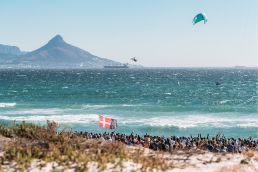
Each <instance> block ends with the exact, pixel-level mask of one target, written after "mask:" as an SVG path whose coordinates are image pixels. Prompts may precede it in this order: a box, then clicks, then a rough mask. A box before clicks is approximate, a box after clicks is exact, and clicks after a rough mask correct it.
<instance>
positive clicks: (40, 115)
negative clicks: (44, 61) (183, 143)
mask: <svg viewBox="0 0 258 172" xmlns="http://www.w3.org/2000/svg"><path fill="white" fill-rule="evenodd" d="M257 86H258V70H257V69H237V68H227V69H224V68H217V69H215V68H192V69H191V68H177V69H176V68H170V69H169V68H168V69H98V70H93V69H92V70H4V69H2V70H0V123H2V124H8V125H11V124H12V123H14V122H21V121H26V122H33V123H35V124H40V125H44V124H46V120H53V121H56V122H58V123H59V125H60V129H72V130H77V131H88V132H105V131H108V132H111V131H116V132H122V133H127V134H129V133H131V132H134V133H138V134H145V133H148V134H152V135H161V136H170V135H176V136H182V135H184V136H190V135H197V134H198V133H201V134H202V135H203V136H205V135H206V134H210V135H215V134H218V133H222V134H224V135H225V136H228V137H231V136H232V137H249V136H252V137H255V138H258V109H257V106H258V94H257ZM99 114H103V115H106V116H110V117H112V118H115V119H117V120H118V128H117V129H116V130H108V129H102V128H99V127H98V115H99Z"/></svg>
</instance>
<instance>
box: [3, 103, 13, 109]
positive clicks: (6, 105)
mask: <svg viewBox="0 0 258 172" xmlns="http://www.w3.org/2000/svg"><path fill="white" fill-rule="evenodd" d="M14 106H16V103H0V108H5V107H14Z"/></svg>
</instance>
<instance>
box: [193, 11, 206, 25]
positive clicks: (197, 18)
mask: <svg viewBox="0 0 258 172" xmlns="http://www.w3.org/2000/svg"><path fill="white" fill-rule="evenodd" d="M201 21H203V22H204V24H205V23H207V21H208V18H207V17H206V15H205V14H204V13H199V14H197V15H196V16H195V17H194V19H193V24H194V25H195V24H196V23H199V22H201Z"/></svg>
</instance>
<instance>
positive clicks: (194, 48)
mask: <svg viewBox="0 0 258 172" xmlns="http://www.w3.org/2000/svg"><path fill="white" fill-rule="evenodd" d="M199 12H204V13H206V15H207V16H208V18H209V21H208V23H207V24H206V25H204V24H198V25H195V26H193V25H192V19H193V17H194V15H195V14H197V13H199ZM0 22H1V28H0V43H1V44H8V45H16V46H19V47H20V48H21V49H22V50H25V51H31V50H34V49H36V48H39V47H40V46H42V45H43V44H45V43H46V42H47V41H48V40H49V39H51V38H52V37H53V36H54V35H56V34H60V35H62V36H63V38H64V40H65V41H67V42H69V43H71V44H73V45H75V46H78V47H80V48H82V49H85V50H87V51H89V52H91V53H93V54H95V55H98V56H100V57H106V58H110V59H113V60H117V61H120V62H125V63H126V62H130V60H129V58H130V57H133V56H136V57H138V59H139V64H142V65H144V66H150V67H151V66H160V67H186V66H195V67H198V66H219V67H223V66H235V65H245V66H258V59H257V58H258V31H257V30H258V1H257V0H162V1H158V0H140V1H139V0H108V1H103V0H91V1H90V0H76V1H71V0H44V1H36V0H22V1H21V0H1V1H0Z"/></svg>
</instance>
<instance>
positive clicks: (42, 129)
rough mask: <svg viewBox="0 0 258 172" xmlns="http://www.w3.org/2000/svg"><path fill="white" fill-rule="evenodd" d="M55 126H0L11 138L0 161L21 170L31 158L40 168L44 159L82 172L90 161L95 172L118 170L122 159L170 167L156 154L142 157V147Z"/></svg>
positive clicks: (145, 166)
mask: <svg viewBox="0 0 258 172" xmlns="http://www.w3.org/2000/svg"><path fill="white" fill-rule="evenodd" d="M57 128H58V125H57V124H56V123H55V122H49V121H48V123H47V125H46V126H37V125H34V124H31V123H25V122H23V123H19V124H14V125H13V126H8V127H6V126H3V125H1V126H0V134H1V135H3V136H5V137H8V138H11V139H12V140H13V141H12V142H10V143H9V144H7V145H6V146H5V148H4V154H3V156H1V157H0V163H1V164H2V165H7V164H9V165H10V164H13V165H12V166H13V168H15V169H16V170H21V171H23V170H25V169H28V168H29V167H30V166H31V163H32V161H35V160H36V161H38V160H40V164H39V166H42V167H44V166H45V165H46V164H47V163H48V162H56V163H57V164H58V166H59V167H60V166H61V167H62V168H63V169H66V168H67V169H69V168H73V169H75V170H76V171H86V170H87V168H88V167H89V166H88V164H89V163H92V162H96V163H97V165H98V170H99V171H104V170H105V169H107V164H112V165H113V168H118V169H122V168H123V164H124V162H125V161H132V162H134V163H136V164H141V167H140V170H141V171H146V170H147V169H149V170H152V169H159V170H165V169H168V168H173V163H171V162H164V161H163V160H162V159H160V158H159V157H157V156H151V155H150V156H146V155H145V154H144V150H143V148H137V149H134V148H128V146H126V145H125V144H123V143H121V142H112V143H106V142H101V141H97V140H93V139H88V138H86V137H85V136H84V135H80V134H74V133H73V132H70V131H61V132H57Z"/></svg>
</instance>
